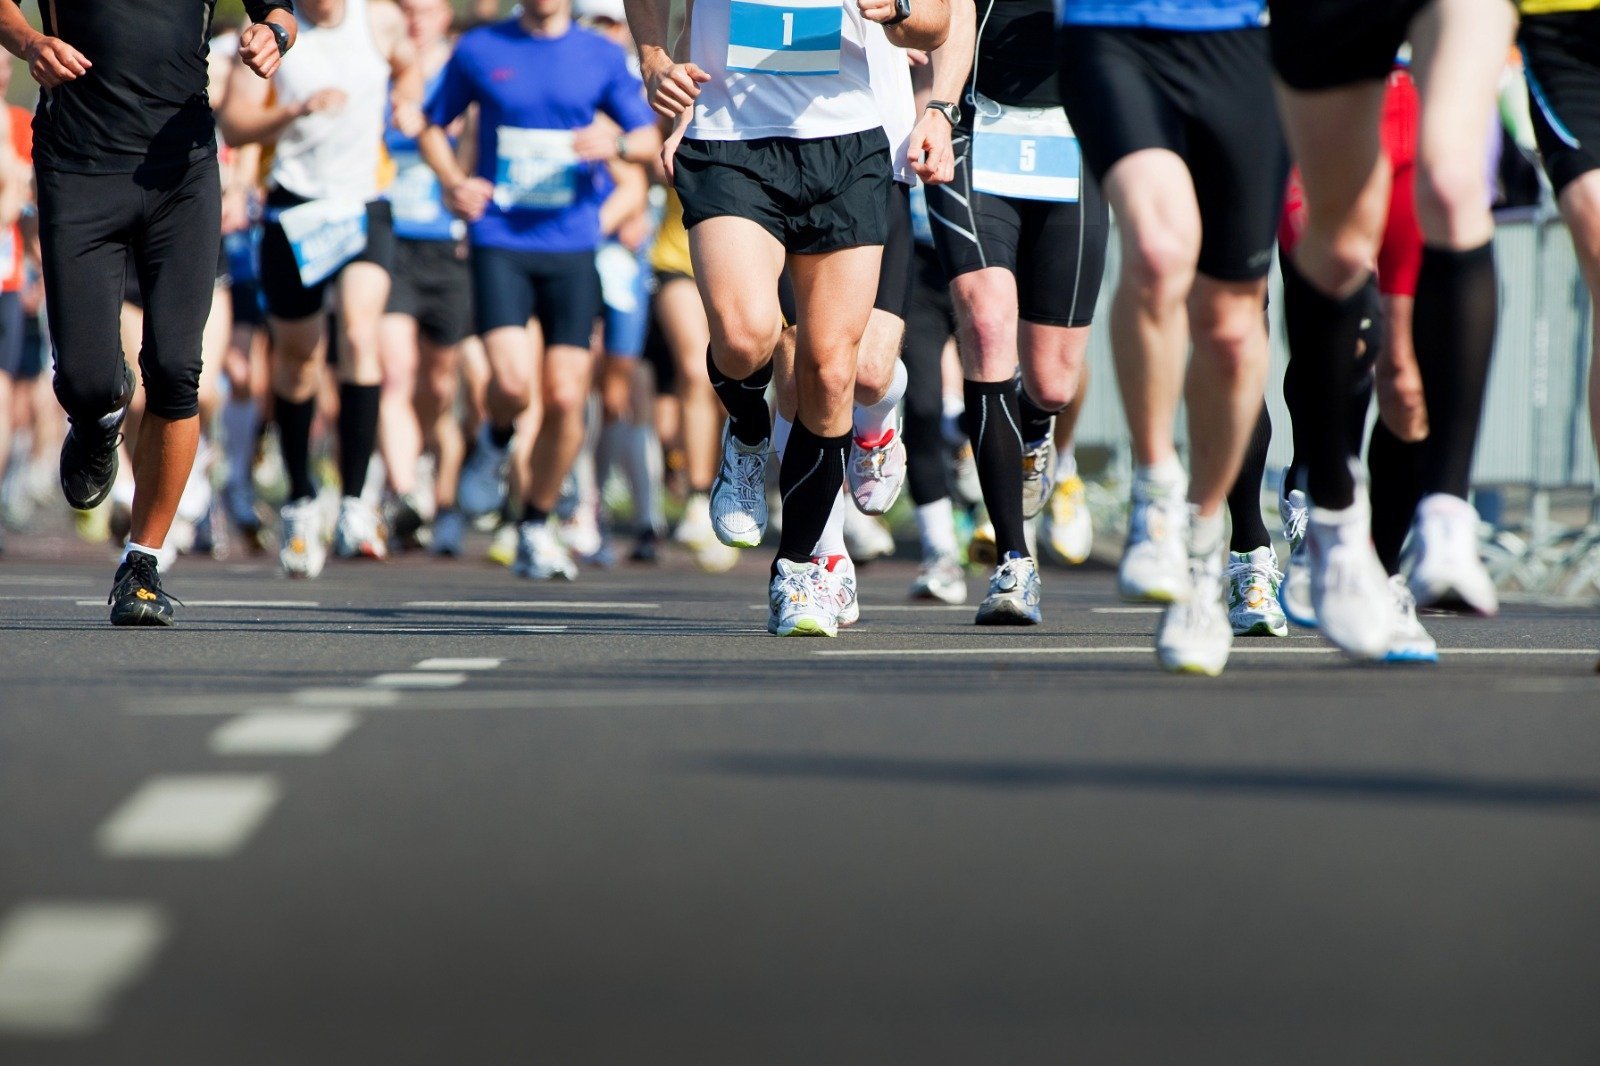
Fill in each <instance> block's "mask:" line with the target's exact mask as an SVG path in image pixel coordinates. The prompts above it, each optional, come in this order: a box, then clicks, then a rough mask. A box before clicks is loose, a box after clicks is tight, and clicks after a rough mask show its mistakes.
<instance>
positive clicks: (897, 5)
mask: <svg viewBox="0 0 1600 1066" xmlns="http://www.w3.org/2000/svg"><path fill="white" fill-rule="evenodd" d="M910 17H911V0H894V18H892V19H890V20H889V21H888V22H885V23H884V25H885V26H898V25H900V23H902V22H904V21H905V20H906V19H908V18H910Z"/></svg>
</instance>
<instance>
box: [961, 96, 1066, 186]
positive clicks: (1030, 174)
mask: <svg viewBox="0 0 1600 1066" xmlns="http://www.w3.org/2000/svg"><path fill="white" fill-rule="evenodd" d="M975 103H976V105H977V106H976V107H975V108H974V111H975V117H974V118H973V120H972V187H973V188H974V189H976V190H978V191H979V192H986V193H990V194H991V195H994V196H1010V197H1013V198H1015V199H1018V200H1051V201H1055V202H1058V203H1069V204H1070V203H1076V202H1077V201H1078V196H1079V190H1080V186H1081V185H1082V181H1083V156H1082V153H1081V152H1080V151H1079V149H1078V138H1077V137H1076V136H1075V135H1074V134H1073V132H1072V124H1071V123H1070V122H1068V121H1067V113H1066V112H1065V111H1064V110H1062V109H1061V108H1059V107H1009V106H1007V105H1005V104H997V103H995V102H994V101H993V100H990V99H987V98H985V97H982V96H979V97H977V98H976V100H975Z"/></svg>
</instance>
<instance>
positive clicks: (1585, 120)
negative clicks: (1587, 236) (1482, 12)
mask: <svg viewBox="0 0 1600 1066" xmlns="http://www.w3.org/2000/svg"><path fill="white" fill-rule="evenodd" d="M1518 40H1519V42H1520V43H1521V45H1522V59H1523V63H1524V64H1525V65H1526V69H1527V74H1528V96H1529V103H1530V104H1531V105H1532V112H1533V132H1534V135H1535V136H1536V137H1538V139H1539V155H1540V156H1541V157H1542V158H1543V160H1544V169H1545V173H1546V174H1549V175H1550V184H1551V185H1552V186H1553V187H1554V188H1555V191H1556V195H1557V196H1559V195H1561V190H1563V189H1565V188H1566V187H1567V186H1568V185H1571V184H1572V182H1573V181H1574V180H1576V179H1577V178H1580V177H1582V176H1583V175H1585V174H1587V173H1588V172H1589V171H1591V170H1596V169H1600V10H1597V11H1572V12H1565V13H1562V14H1557V15H1531V16H1527V17H1525V18H1523V20H1522V30H1521V33H1520V34H1519V35H1518Z"/></svg>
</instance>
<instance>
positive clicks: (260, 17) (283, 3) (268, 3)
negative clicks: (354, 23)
mask: <svg viewBox="0 0 1600 1066" xmlns="http://www.w3.org/2000/svg"><path fill="white" fill-rule="evenodd" d="M18 2H19V3H20V2H21V0H18ZM244 10H245V14H247V15H249V16H250V21H251V22H265V21H266V20H267V16H268V15H269V14H271V13H272V12H274V11H287V12H289V13H290V14H291V15H292V14H294V4H293V3H291V0H244Z"/></svg>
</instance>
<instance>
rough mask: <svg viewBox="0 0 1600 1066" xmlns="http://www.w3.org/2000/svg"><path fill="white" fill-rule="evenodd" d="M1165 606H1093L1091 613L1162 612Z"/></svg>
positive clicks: (1090, 609)
mask: <svg viewBox="0 0 1600 1066" xmlns="http://www.w3.org/2000/svg"><path fill="white" fill-rule="evenodd" d="M1165 610H1166V608H1165V607H1091V608H1089V613H1090V614H1160V613H1161V612H1162V611H1165Z"/></svg>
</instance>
